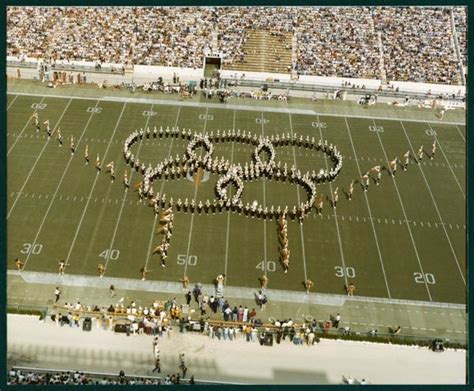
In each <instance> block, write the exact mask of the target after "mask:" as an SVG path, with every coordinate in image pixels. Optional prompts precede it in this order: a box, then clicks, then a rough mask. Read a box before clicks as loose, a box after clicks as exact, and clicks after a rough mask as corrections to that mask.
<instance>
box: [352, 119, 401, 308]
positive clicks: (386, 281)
mask: <svg viewBox="0 0 474 391" xmlns="http://www.w3.org/2000/svg"><path fill="white" fill-rule="evenodd" d="M344 120H345V122H346V128H347V134H348V135H349V139H350V140H351V145H352V151H353V152H354V157H355V158H356V164H357V170H358V171H359V176H362V171H361V169H360V165H359V161H358V160H357V154H356V150H355V145H354V142H353V140H352V134H351V131H350V128H349V123H348V122H347V118H345V117H344ZM363 193H364V198H365V203H366V204H367V210H368V212H369V220H370V224H371V225H372V232H373V233H374V238H375V246H376V247H377V253H378V256H379V260H380V266H381V267H382V274H383V278H384V280H385V286H386V287H387V294H388V298H389V299H391V298H392V295H391V294H390V288H389V286H388V280H387V274H386V273H385V267H384V264H383V258H382V252H381V251H380V245H379V240H378V237H377V232H376V231H375V225H374V218H373V217H372V210H371V209H370V204H369V198H368V196H367V193H366V192H365V191H364V192H363ZM394 223H395V222H394V220H393V219H392V224H394Z"/></svg>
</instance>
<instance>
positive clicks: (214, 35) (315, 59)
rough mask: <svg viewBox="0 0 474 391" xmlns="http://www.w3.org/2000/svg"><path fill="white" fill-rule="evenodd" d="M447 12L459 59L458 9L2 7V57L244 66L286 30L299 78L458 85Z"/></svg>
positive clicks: (462, 37)
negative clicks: (261, 40)
mask: <svg viewBox="0 0 474 391" xmlns="http://www.w3.org/2000/svg"><path fill="white" fill-rule="evenodd" d="M451 11H452V12H453V16H454V22H455V23H454V26H455V30H456V32H457V37H458V42H459V46H460V51H461V57H462V58H461V61H463V62H464V63H465V61H466V51H467V50H466V47H467V42H466V30H467V19H466V11H465V8H463V7H457V8H452V9H449V8H442V7H436V8H433V7H431V8H430V7H128V8H124V7H109V8H97V7H47V8H41V7H9V8H8V10H7V32H8V34H7V54H8V55H10V56H17V57H20V58H25V57H35V58H41V59H44V60H47V61H49V62H52V63H54V62H55V61H66V62H67V61H72V60H84V61H92V62H98V63H114V64H118V65H123V64H143V65H163V66H174V67H187V68H195V69H196V68H201V67H202V66H203V59H204V56H205V55H206V54H209V53H219V54H220V55H221V57H222V59H223V61H224V64H226V63H232V62H239V63H242V62H245V57H246V55H248V54H249V53H248V52H247V51H248V50H250V49H247V48H246V45H245V44H246V42H247V39H248V35H249V32H250V31H252V30H265V31H267V32H268V33H269V34H272V35H275V36H282V41H284V40H283V35H285V34H293V36H294V37H295V39H296V51H295V56H294V58H293V69H294V70H295V71H297V72H298V73H299V74H303V75H317V76H333V77H334V76H336V77H352V78H369V79H373V78H377V79H380V78H381V77H382V76H383V74H386V77H387V79H388V80H397V81H416V82H433V83H444V84H457V83H459V82H460V72H459V60H460V59H458V57H457V54H456V51H455V46H454V40H453V37H452V36H453V33H454V32H453V29H452V27H451V21H450V17H451V15H450V12H451ZM285 42H288V41H285ZM287 45H288V44H287ZM292 45H294V44H293V43H292ZM287 49H291V48H289V47H288V48H287ZM252 50H257V49H252ZM253 54H255V53H253ZM261 54H262V55H264V52H262V53H261Z"/></svg>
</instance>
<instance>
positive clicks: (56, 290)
mask: <svg viewBox="0 0 474 391" xmlns="http://www.w3.org/2000/svg"><path fill="white" fill-rule="evenodd" d="M60 295H61V289H59V287H58V286H57V287H56V289H55V290H54V296H56V300H55V301H54V302H55V303H57V302H58V301H59V297H60Z"/></svg>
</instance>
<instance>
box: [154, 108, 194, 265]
mask: <svg viewBox="0 0 474 391" xmlns="http://www.w3.org/2000/svg"><path fill="white" fill-rule="evenodd" d="M180 113H181V106H179V107H178V113H177V114H176V121H175V123H174V126H175V127H176V126H178V120H179V115H180ZM173 142H174V137H172V138H171V143H170V147H169V148H168V155H167V156H165V158H168V156H171V150H172V149H173ZM164 186H165V177H164V176H163V179H162V180H161V187H160V191H159V194H160V196H161V195H163V188H164ZM157 221H158V215H156V214H155V218H154V220H153V228H152V229H151V235H150V241H149V242H148V251H147V253H146V262H145V270H147V266H148V262H149V261H150V254H151V246H152V244H153V238H154V237H155V229H156V222H157ZM186 262H187V260H186Z"/></svg>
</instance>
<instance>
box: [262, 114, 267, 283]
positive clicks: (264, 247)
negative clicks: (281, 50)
mask: <svg viewBox="0 0 474 391" xmlns="http://www.w3.org/2000/svg"><path fill="white" fill-rule="evenodd" d="M263 122H264V118H263V111H262V136H263V137H265V129H264V124H263ZM262 182H263V207H265V206H266V205H267V200H266V189H265V176H262ZM267 261H268V260H267V219H263V274H264V275H265V276H266V275H267Z"/></svg>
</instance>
